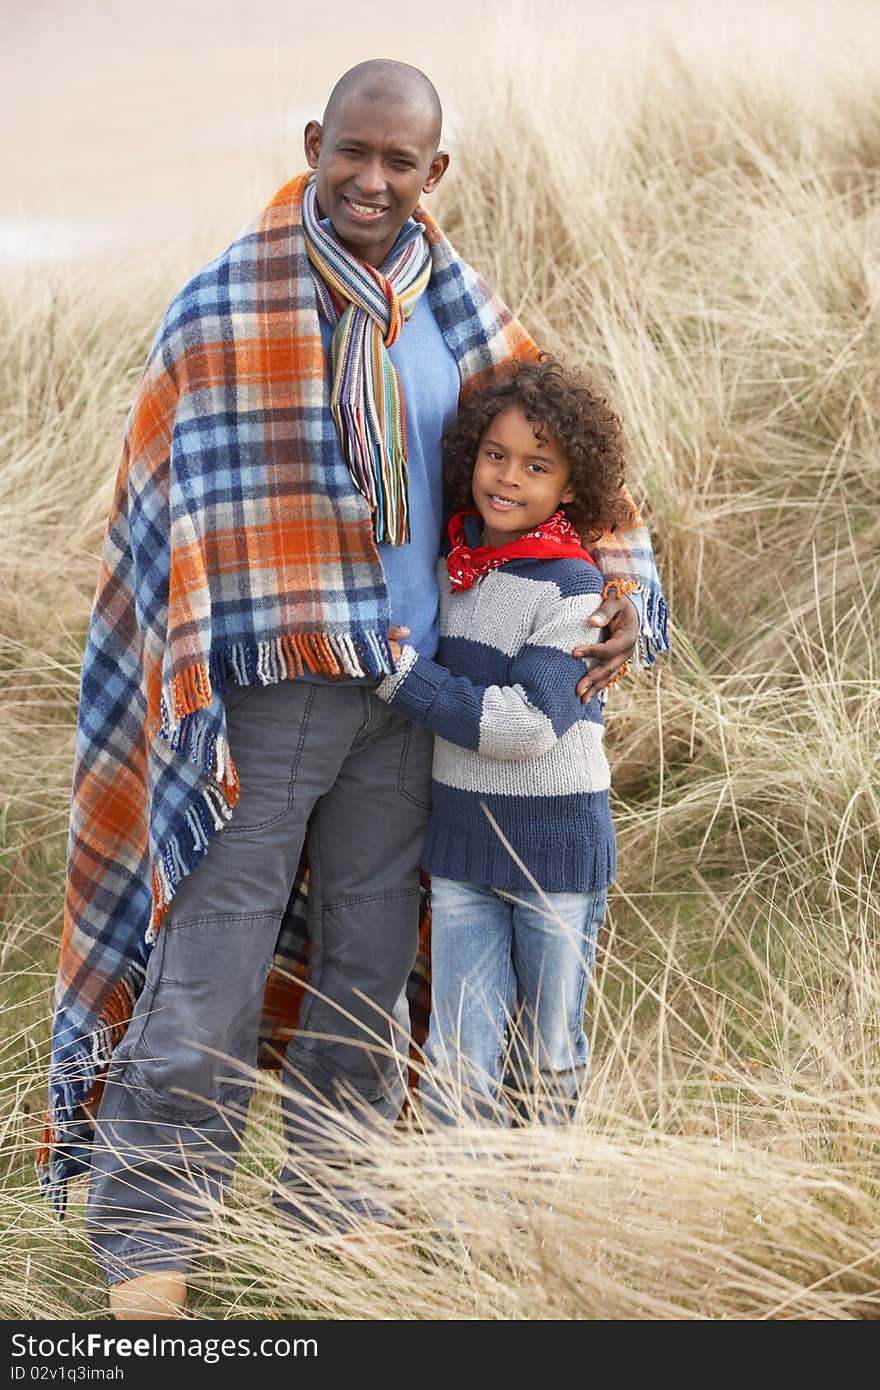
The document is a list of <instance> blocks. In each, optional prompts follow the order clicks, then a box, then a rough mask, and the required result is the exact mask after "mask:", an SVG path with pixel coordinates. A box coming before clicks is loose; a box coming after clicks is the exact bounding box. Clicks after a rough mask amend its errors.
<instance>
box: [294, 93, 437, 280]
mask: <svg viewBox="0 0 880 1390" xmlns="http://www.w3.org/2000/svg"><path fill="white" fill-rule="evenodd" d="M436 142H437V131H436V126H435V124H434V121H433V119H432V117H431V115H430V113H429V111H428V110H427V109H423V107H421V106H419V105H418V104H417V103H416V104H409V103H402V102H400V101H396V100H394V99H393V98H384V97H382V98H374V97H369V96H366V95H364V94H363V93H361V92H358V91H357V90H355V91H353V92H350V93H349V95H348V96H347V97H345V98H344V99H343V101H342V103H341V105H340V106H339V108H338V110H337V112H336V114H335V115H334V116H333V117H332V118H331V119H330V120H329V121H328V122H327V124H326V126H321V125H319V124H318V122H317V121H309V123H308V125H307V126H306V129H305V151H306V159H307V160H308V163H309V168H310V169H314V170H315V171H316V174H317V178H316V181H315V192H316V194H317V199H318V208H319V210H320V212H321V215H322V216H323V217H329V218H330V221H331V222H332V223H333V226H334V228H335V231H336V235H337V236H338V237H339V240H340V241H341V242H342V245H343V246H344V247H345V249H346V250H347V251H350V252H351V254H352V255H353V256H357V257H358V259H359V260H362V261H366V262H367V263H368V264H369V265H373V266H380V265H381V264H382V262H383V261H384V260H385V257H386V256H387V255H388V252H389V251H390V250H391V248H392V246H393V245H394V243H395V241H396V240H397V235H398V233H399V231H400V229H401V227H402V226H403V224H404V222H406V220H407V218H408V217H410V216H411V215H412V213H413V211H414V209H415V208H416V206H417V205H418V201H419V198H420V196H421V194H422V193H431V192H433V190H434V189H435V188H436V187H437V184H438V183H439V182H440V180H441V178H442V177H443V175H444V173H445V172H446V167H447V165H448V163H449V155H448V154H444V153H443V151H442V150H438V149H437V143H436Z"/></svg>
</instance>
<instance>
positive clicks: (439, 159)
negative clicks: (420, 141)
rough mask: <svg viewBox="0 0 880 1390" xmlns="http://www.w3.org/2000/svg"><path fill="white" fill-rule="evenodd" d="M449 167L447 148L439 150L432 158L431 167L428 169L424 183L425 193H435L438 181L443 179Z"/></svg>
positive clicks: (423, 189)
mask: <svg viewBox="0 0 880 1390" xmlns="http://www.w3.org/2000/svg"><path fill="white" fill-rule="evenodd" d="M448 168H449V155H448V154H447V153H446V151H445V150H438V151H437V153H436V154H435V155H434V158H433V159H432V160H431V167H430V168H429V170H428V177H427V178H426V179H425V182H424V183H423V184H422V192H423V193H433V192H434V189H435V188H436V187H437V185H438V183H439V182H440V180H441V179H442V177H443V175H444V174H445V173H446V170H447V169H448Z"/></svg>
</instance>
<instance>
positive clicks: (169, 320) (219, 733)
mask: <svg viewBox="0 0 880 1390" xmlns="http://www.w3.org/2000/svg"><path fill="white" fill-rule="evenodd" d="M308 182H309V180H308V176H306V175H303V176H300V177H297V178H295V179H293V180H292V181H291V182H290V183H288V184H286V185H285V186H284V187H283V188H282V189H281V190H280V191H279V192H278V193H277V194H276V196H275V197H274V198H273V199H272V201H271V202H270V203H269V205H268V206H267V207H266V209H265V210H264V212H263V213H262V214H261V215H260V216H259V217H258V218H257V220H256V221H255V222H254V223H253V224H252V225H251V226H250V227H248V228H247V229H246V230H245V231H244V232H243V233H242V234H241V235H240V236H239V237H238V238H237V239H236V240H235V241H234V242H233V243H232V244H231V245H230V246H229V247H228V248H227V250H226V251H224V252H223V254H222V255H221V256H219V257H218V258H217V259H216V260H215V261H212V262H211V263H210V264H209V265H207V266H206V267H205V268H204V269H202V270H201V271H199V272H198V273H197V274H196V275H195V276H194V277H193V279H192V280H190V281H189V282H188V284H186V285H185V286H184V288H183V289H182V290H181V291H180V293H179V294H178V295H177V296H176V297H175V299H174V300H173V301H172V303H171V305H170V307H169V309H168V311H167V313H166V314H165V317H164V319H163V321H162V323H161V325H160V328H159V331H158V333H157V336H156V338H155V341H154V343H153V346H152V349H151V351H150V355H149V358H148V361H147V365H146V368H145V371H144V374H143V377H142V380H141V383H140V387H139V390H138V393H137V397H136V399H135V402H134V406H133V408H132V411H131V413H130V415H129V419H128V425H127V431H126V437H125V442H124V447H123V454H122V461H121V466H120V469H119V474H118V477H117V482H116V488H115V493H114V497H113V502H112V506H111V511H110V517H109V521H108V527H107V532H106V537H105V541H104V549H103V558H102V565H101V571H100V577H99V580H98V589H97V594H96V598H95V604H94V608H93V611H92V617H91V622H90V626H89V633H88V639H87V643H86V651H85V656H84V661H83V668H82V680H81V696H80V705H79V720H78V727H77V745H76V761H75V768H74V780H73V797H72V808H71V821H70V837H69V842H68V862H67V887H66V896H65V904H64V929H63V936H62V944H61V958H60V963H59V969H58V978H57V985H56V1007H55V1018H54V1028H53V1043H52V1060H51V1068H50V1107H49V1117H48V1121H47V1128H46V1133H45V1137H44V1145H43V1148H42V1150H41V1153H40V1155H39V1158H38V1166H39V1169H40V1173H41V1177H42V1180H43V1183H44V1186H45V1188H46V1189H47V1190H48V1191H49V1192H50V1193H51V1194H52V1196H53V1199H54V1200H55V1202H56V1204H57V1205H58V1207H59V1209H63V1202H64V1192H65V1186H66V1179H67V1178H68V1177H70V1176H72V1175H74V1174H75V1173H78V1172H81V1171H83V1169H84V1166H85V1163H84V1153H83V1145H87V1142H88V1138H89V1135H90V1128H91V1127H90V1122H89V1119H88V1116H87V1115H85V1114H84V1113H83V1110H82V1107H83V1103H84V1102H88V1103H90V1104H91V1103H92V1102H94V1100H95V1099H96V1097H97V1095H98V1093H99V1090H100V1085H101V1081H102V1077H103V1075H104V1073H105V1071H106V1068H107V1066H108V1064H109V1061H110V1057H111V1055H112V1052H113V1049H114V1047H115V1046H116V1044H117V1043H118V1042H119V1040H120V1038H121V1037H122V1036H123V1034H124V1031H125V1028H126V1026H127V1023H128V1020H129V1018H130V1016H131V1011H132V1008H133V1006H134V1003H135V1000H136V998H137V995H138V994H139V992H140V990H141V988H142V985H143V981H144V974H145V968H146V963H147V959H148V957H149V954H150V951H151V949H152V945H153V943H154V941H155V936H156V932H157V930H159V928H160V926H161V923H162V920H163V918H164V917H165V915H166V913H167V911H168V906H169V903H170V902H171V899H172V897H173V895H174V892H175V890H176V888H177V886H178V884H179V883H180V881H181V879H182V878H183V877H184V875H186V874H189V873H191V872H192V870H193V869H194V868H195V867H196V865H197V864H198V863H199V862H200V860H201V858H202V856H203V855H204V853H205V851H206V849H207V847H208V844H209V842H210V840H211V837H212V836H213V835H214V834H216V832H217V831H218V830H220V829H221V828H222V827H223V825H224V824H225V822H226V821H227V820H228V819H229V818H230V817H231V816H232V814H233V808H234V806H235V804H236V801H237V799H238V791H239V785H238V776H237V773H236V769H235V764H234V761H233V757H232V753H231V750H230V747H229V743H228V740H227V737H226V720H225V710H224V705H223V701H222V698H221V697H222V695H223V694H224V692H225V690H226V688H227V685H228V684H229V683H230V682H233V683H236V684H258V683H259V684H263V685H265V684H270V683H272V682H275V681H279V680H284V679H290V678H295V677H296V676H299V675H302V674H303V673H304V671H305V670H306V669H308V670H310V671H316V672H322V673H325V674H327V675H328V676H330V677H334V678H337V679H339V678H345V677H346V676H365V675H379V674H380V673H383V672H388V671H390V670H392V669H393V663H392V661H391V659H390V652H389V650H388V647H387V644H386V633H387V630H388V624H389V619H390V613H389V605H388V598H387V592H386V589H385V583H384V576H383V571H382V565H381V561H380V558H379V554H378V551H377V549H376V544H375V538H374V534H373V518H372V515H371V509H370V504H369V503H368V501H367V499H366V498H365V497H364V496H363V495H362V493H361V492H360V491H359V490H358V489H357V488H355V487H354V486H353V485H352V479H351V476H350V474H349V471H348V468H347V466H346V465H345V463H343V462H342V461H341V460H340V459H339V450H338V444H337V440H336V437H335V435H336V428H335V424H334V420H333V415H332V411H331V401H330V387H329V383H328V380H327V371H326V365H325V360H324V354H323V348H322V340H321V332H320V324H319V320H318V299H317V295H316V289H315V281H314V278H313V275H312V272H311V268H310V262H309V258H308V255H307V252H306V245H305V240H304V237H303V230H302V220H301V208H302V199H303V194H304V192H305V190H306V187H307V185H308ZM414 215H415V217H416V218H417V219H418V220H420V221H421V222H422V223H423V225H424V228H425V235H424V239H425V240H426V241H427V243H428V246H429V247H430V256H431V262H430V264H431V278H430V283H429V286H428V289H427V291H426V292H427V293H428V295H429V297H430V301H431V307H432V310H433V313H434V316H435V318H436V320H437V323H438V325H439V327H440V329H441V332H442V333H443V335H444V338H445V340H446V342H447V343H448V345H449V348H450V350H451V351H452V353H453V355H454V356H455V359H456V361H457V363H458V368H459V373H460V376H461V383H462V390H463V392H464V391H468V390H470V389H471V388H474V387H477V386H479V385H480V384H482V383H484V382H486V381H488V380H491V378H492V376H493V374H495V373H496V372H498V371H503V370H504V369H505V368H506V367H507V366H508V364H510V363H512V362H514V361H517V360H520V359H528V358H531V357H533V356H534V355H535V352H536V349H535V346H534V344H533V343H532V341H531V339H530V338H529V337H528V335H527V334H526V333H525V331H524V329H523V328H522V327H521V326H520V324H519V323H518V322H517V321H516V320H515V319H514V318H513V316H512V314H511V313H510V311H509V310H508V309H507V308H506V306H505V305H504V304H503V303H502V302H501V301H500V300H499V299H498V297H497V296H496V295H495V294H493V292H492V291H491V290H490V289H489V287H488V286H487V285H486V284H485V282H484V281H483V280H481V279H480V277H479V276H478V275H477V274H476V273H475V272H474V271H473V270H472V269H471V267H470V266H469V265H467V263H466V262H464V261H463V260H462V259H461V258H460V257H459V256H458V254H457V253H456V252H455V250H454V249H453V248H452V246H451V245H450V244H449V242H448V241H447V240H446V238H445V237H444V236H443V234H442V233H441V231H440V230H439V228H438V227H437V226H436V224H435V223H434V222H433V221H432V219H431V218H430V217H429V216H428V215H427V213H425V212H424V211H422V210H421V209H417V210H416V213H415V214H414ZM614 544H615V545H616V546H618V551H617V554H616V558H617V559H618V560H619V561H620V563H621V564H622V565H623V566H624V568H622V569H619V570H617V571H615V570H613V569H612V570H610V571H607V570H606V573H610V574H614V573H620V574H623V575H624V576H626V575H628V574H629V573H630V572H633V573H635V574H636V575H637V577H638V578H639V579H640V580H641V583H642V587H643V589H645V590H646V591H647V592H649V593H650V592H654V591H656V593H657V594H658V595H659V593H660V589H659V584H658V582H657V576H656V571H655V569H654V562H653V557H652V554H651V548H650V541H649V539H648V535H647V532H646V531H645V529H644V527H641V526H639V527H637V528H635V529H633V530H631V531H629V532H627V533H625V535H624V536H623V537H621V540H620V542H619V543H618V542H617V541H615V542H614ZM655 640H656V641H657V643H658V645H660V644H661V641H662V639H661V634H660V631H659V629H658V630H657V632H656V633H655ZM664 644H665V643H664ZM306 890H307V878H306V875H305V872H303V873H302V874H301V877H300V880H299V883H298V886H297V889H296V890H295V891H294V893H293V894H292V895H291V900H290V905H289V908H288V912H287V914H286V915H285V918H284V921H283V923H282V927H281V932H280V935H279V941H278V948H277V954H276V961H275V969H274V970H273V972H272V974H271V976H270V979H269V983H268V987H267V993H266V1007H265V1011H264V1020H263V1032H262V1038H263V1043H264V1051H263V1060H264V1061H267V1062H268V1063H269V1064H274V1065H277V1064H278V1061H279V1056H280V1055H281V1054H282V1053H283V1047H284V1044H285V1042H286V1040H287V1039H288V1038H289V1036H290V1034H291V1032H292V1030H293V1028H294V1027H295V1022H296V1007H297V1001H298V997H299V994H298V992H299V989H300V983H299V982H300V979H301V977H302V976H303V975H304V972H305V969H306V966H305V960H306V955H307V939H306V933H305V926H304V923H305V911H304V897H305V892H306ZM424 970H425V945H424V938H423V946H422V955H421V957H420V962H419V963H418V965H417V970H416V973H415V977H414V983H415V994H416V999H415V1004H414V1007H415V1008H416V1010H418V1009H420V1010H421V1016H422V1017H421V1022H422V1025H424V1014H425V989H424Z"/></svg>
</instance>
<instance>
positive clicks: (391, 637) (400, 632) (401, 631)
mask: <svg viewBox="0 0 880 1390" xmlns="http://www.w3.org/2000/svg"><path fill="white" fill-rule="evenodd" d="M409 631H410V630H409V628H408V627H398V626H397V625H396V624H395V623H392V624H391V626H390V627H389V629H388V646H389V647H390V648H391V655H392V656H393V658H394V664H395V666H396V665H397V663H398V662H399V661H400V657H401V651H400V644H401V642H402V641H403V639H404V638H405V637H409Z"/></svg>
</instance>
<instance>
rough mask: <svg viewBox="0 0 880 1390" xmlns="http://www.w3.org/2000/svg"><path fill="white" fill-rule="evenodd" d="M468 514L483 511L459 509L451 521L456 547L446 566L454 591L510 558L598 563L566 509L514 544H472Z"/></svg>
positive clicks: (451, 541) (513, 542)
mask: <svg viewBox="0 0 880 1390" xmlns="http://www.w3.org/2000/svg"><path fill="white" fill-rule="evenodd" d="M468 516H479V512H475V511H465V512H456V513H455V515H454V516H453V517H452V518H451V519H450V522H449V540H450V544H451V546H452V549H451V550H450V552H449V554H448V556H447V557H446V568H447V569H448V570H449V579H450V583H451V585H452V589H453V592H456V591H458V590H459V589H469V588H470V587H471V585H472V584H473V582H474V580H475V579H476V578H477V575H479V574H488V573H489V571H490V570H497V569H498V568H499V566H501V565H503V564H504V563H505V561H506V560H563V559H564V560H587V561H589V563H590V564H591V565H595V564H596V562H595V560H594V559H593V557H592V555H589V554H588V553H587V551H586V550H584V547H583V545H582V544H581V538H580V536H579V535H578V533H577V531H576V530H575V529H574V527H573V526H572V524H571V522H570V521H569V520H568V517H567V516H566V515H565V513H564V512H563V511H562V510H560V511H558V512H554V513H553V515H552V516H551V517H549V518H548V519H547V521H542V522H541V525H540V526H536V527H535V529H534V531H527V532H526V534H525V535H524V536H520V538H519V540H518V541H511V542H510V545H478V546H469V545H468V544H467V541H466V540H465V532H464V522H465V517H468ZM596 568H597V569H598V565H597V566H596Z"/></svg>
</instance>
